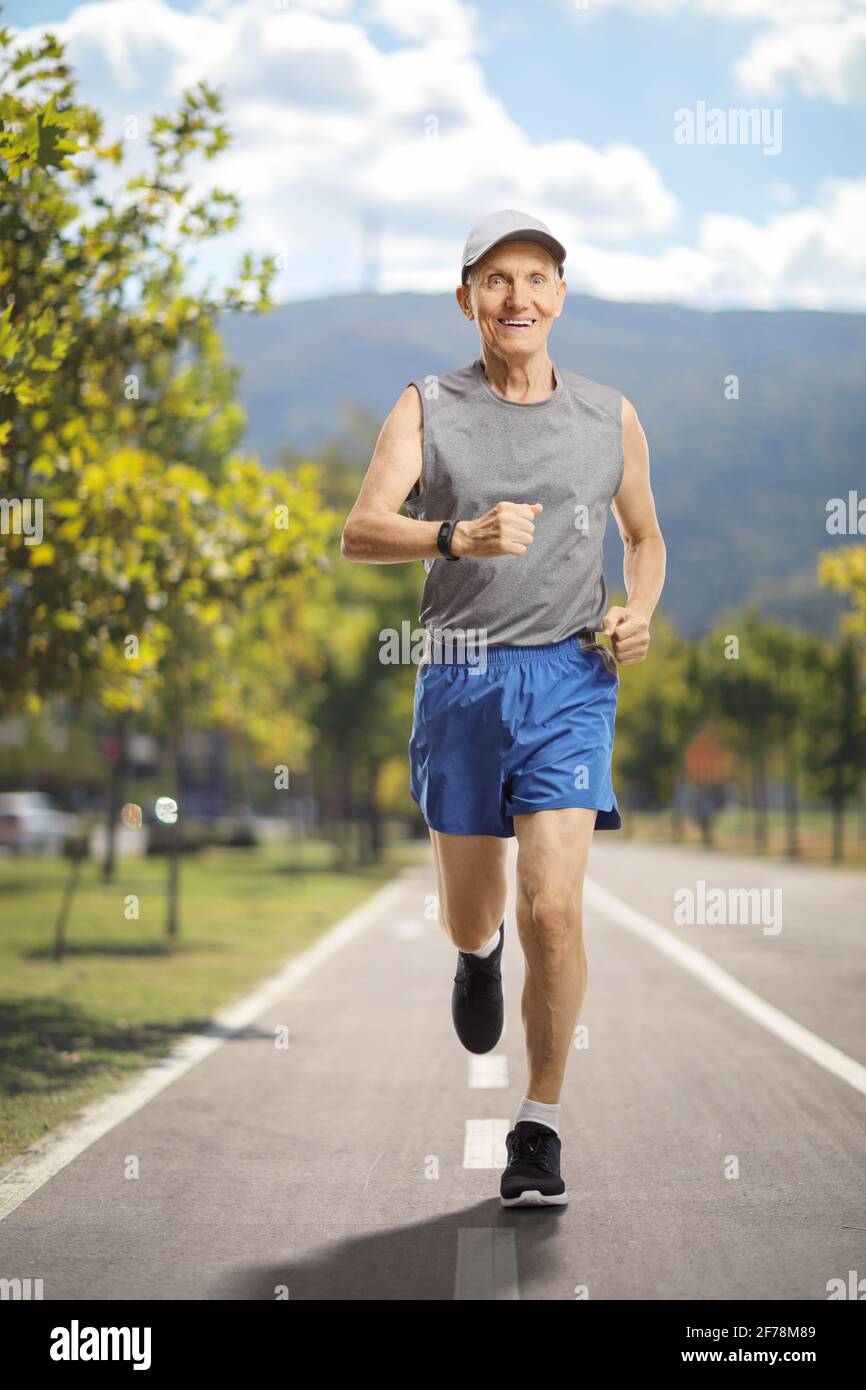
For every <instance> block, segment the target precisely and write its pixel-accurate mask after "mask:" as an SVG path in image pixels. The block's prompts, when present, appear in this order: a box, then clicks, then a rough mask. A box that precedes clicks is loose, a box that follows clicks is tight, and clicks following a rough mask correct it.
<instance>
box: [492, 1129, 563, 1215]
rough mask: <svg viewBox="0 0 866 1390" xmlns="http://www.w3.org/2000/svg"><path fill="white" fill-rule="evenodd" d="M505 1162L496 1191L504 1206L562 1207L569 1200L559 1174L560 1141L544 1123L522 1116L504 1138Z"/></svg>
mask: <svg viewBox="0 0 866 1390" xmlns="http://www.w3.org/2000/svg"><path fill="white" fill-rule="evenodd" d="M505 1147H506V1149H507V1151H508V1164H507V1166H506V1169H505V1172H504V1173H503V1174H502V1181H501V1183H500V1185H499V1193H500V1197H501V1199H502V1205H503V1206H504V1207H564V1206H565V1204H566V1202H567V1201H568V1195H567V1193H566V1191H565V1183H564V1182H563V1180H562V1178H561V1177H560V1175H559V1155H560V1153H561V1151H562V1145H561V1143H560V1140H559V1135H558V1134H557V1133H556V1132H555V1131H554V1130H552V1129H550V1128H549V1127H548V1126H547V1125H537V1124H536V1123H535V1121H534V1120H521V1121H520V1123H519V1124H516V1125H515V1126H514V1129H512V1130H511V1131H510V1133H509V1134H508V1136H507V1137H506V1140H505Z"/></svg>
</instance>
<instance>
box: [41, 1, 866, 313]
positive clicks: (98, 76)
mask: <svg viewBox="0 0 866 1390" xmlns="http://www.w3.org/2000/svg"><path fill="white" fill-rule="evenodd" d="M619 2H620V0H610V3H619ZM624 2H626V3H630V2H631V0H624ZM653 3H654V4H655V5H656V7H657V8H659V9H660V10H661V9H664V10H665V11H674V10H676V9H677V8H679V7H680V3H679V0H653ZM697 3H701V4H702V5H704V6H705V7H706V8H710V7H712V6H713V5H715V4H716V0H697ZM834 4H835V0H828V5H827V8H828V9H831V8H832V7H833V5H834ZM732 7H733V8H735V9H736V10H737V11H738V12H743V11H745V9H746V8H750V12H751V13H753V14H754V13H756V12H757V11H758V10H759V9H760V10H761V14H762V16H763V17H764V18H766V19H769V18H770V17H771V12H772V15H773V16H775V17H776V18H778V16H779V15H781V14H782V13H783V11H782V8H781V7H780V6H778V5H774V4H772V3H771V0H726V9H727V10H729V9H730V8H732ZM806 8H807V3H806V0H791V3H790V9H791V10H799V11H802V12H803V13H804V14H805V10H806ZM785 12H786V13H787V10H786V11H785ZM437 16H438V17H439V22H438V24H437ZM371 17H375V18H376V22H377V23H384V22H386V21H387V22H388V24H389V26H390V27H391V28H392V31H395V30H396V31H399V32H398V37H399V38H403V39H405V40H406V41H405V42H403V43H401V44H400V45H399V46H398V47H396V48H394V49H392V50H390V51H385V50H383V49H380V48H379V47H377V45H376V44H375V43H374V42H373V39H372V38H371V35H370V33H368V32H367V30H366V29H365V28H364V25H363V23H362V21H363V20H364V19H367V20H368V21H369V19H370V18H371ZM804 22H807V21H805V20H804ZM808 22H812V21H811V20H808ZM55 28H56V29H57V30H58V32H59V33H60V36H61V38H62V39H64V40H65V41H66V42H67V44H68V51H69V56H70V59H71V62H72V64H73V66H74V68H75V69H76V71H77V74H78V76H79V78H80V91H79V96H80V99H81V100H84V101H89V102H91V103H93V104H94V105H95V106H97V107H98V108H99V109H100V110H102V111H103V112H104V113H105V114H106V134H107V135H108V136H109V137H111V136H112V135H114V134H117V133H119V131H120V129H121V124H122V122H123V120H124V119H125V118H126V117H127V116H128V115H129V114H138V115H140V116H141V118H142V122H143V123H144V120H145V118H146V116H147V115H148V114H149V113H151V112H153V111H162V112H165V111H168V110H171V108H172V106H173V105H174V104H175V103H176V101H177V97H178V95H179V93H180V91H181V90H182V89H183V88H184V87H189V86H191V85H192V84H194V83H195V82H197V81H198V80H200V79H202V78H203V79H206V80H207V81H209V82H211V83H214V84H217V85H220V86H222V87H223V88H224V91H225V96H226V118H227V121H228V124H229V126H230V128H231V130H232V133H233V143H232V145H231V146H230V148H229V149H228V151H226V153H225V154H223V155H222V156H221V157H220V159H219V161H218V163H217V164H215V165H214V166H210V165H208V166H205V167H204V169H203V171H202V174H201V179H200V185H199V186H200V188H201V189H204V188H206V187H209V186H210V185H211V184H212V183H213V182H214V181H216V182H218V183H219V185H220V186H222V187H225V188H230V189H233V190H235V191H236V192H237V193H238V194H239V195H240V197H241V199H242V201H243V205H244V221H243V226H242V228H241V229H240V230H239V231H238V233H236V234H233V235H232V236H231V237H228V238H226V239H225V240H224V241H223V242H222V243H221V246H220V249H219V250H217V248H212V249H206V250H204V251H203V253H202V256H201V257H200V267H201V269H202V271H203V272H205V273H207V272H210V273H216V274H219V275H224V274H225V273H226V272H227V269H228V267H229V265H230V264H234V256H235V254H236V252H237V251H238V250H239V249H240V248H241V247H247V246H249V247H251V248H252V249H254V250H256V251H258V252H259V253H264V252H273V253H278V254H279V255H280V256H281V257H282V258H284V262H285V264H286V266H287V269H286V270H285V271H284V272H283V273H282V274H281V275H280V278H279V279H278V281H277V284H276V287H275V290H276V294H277V297H287V298H309V297H312V296H315V295H318V294H323V293H328V292H334V293H336V292H340V291H345V290H352V289H355V288H357V285H358V279H359V272H360V267H361V256H362V242H363V237H364V232H365V229H366V231H367V232H368V234H369V232H370V230H371V228H373V229H375V226H376V224H377V223H380V224H381V264H382V274H381V279H380V285H381V287H382V288H383V289H396V288H414V289H450V288H453V286H454V284H455V283H456V280H457V275H458V271H457V261H458V257H459V251H460V248H461V247H462V244H463V240H464V238H465V235H466V231H467V230H468V227H469V226H470V225H471V223H472V222H473V221H475V219H476V218H477V217H478V216H480V215H481V214H483V213H485V212H489V211H491V210H492V209H494V208H497V207H517V208H522V209H523V210H525V211H527V212H530V213H533V214H535V215H536V216H539V217H541V218H543V219H544V220H545V221H546V222H548V223H549V224H550V225H551V227H552V228H553V229H554V231H555V232H556V234H557V235H559V236H560V237H561V238H562V240H563V241H564V242H565V244H566V246H567V247H568V250H569V256H568V262H567V272H568V278H569V281H570V283H571V285H572V288H573V289H576V290H581V291H583V292H586V293H592V294H599V295H602V296H605V297H609V298H615V299H629V298H631V299H668V300H677V301H679V302H682V303H691V304H703V305H707V306H713V305H721V304H752V305H756V306H764V307H772V306H773V305H782V304H785V305H789V304H796V303H800V304H808V305H814V306H816V307H844V308H852V307H863V308H866V273H864V272H866V266H864V259H863V253H862V251H861V247H860V242H861V240H862V238H859V237H858V236H857V235H856V233H857V232H859V230H860V229H861V228H862V226H863V224H864V213H866V194H864V183H862V182H859V181H856V180H850V181H848V182H845V181H838V180H837V181H832V182H828V183H827V184H826V185H825V186H824V187H823V188H822V190H821V192H820V196H819V197H818V198H817V200H816V203H815V206H814V207H806V208H796V207H794V206H793V205H791V204H790V202H789V203H788V204H787V205H785V203H784V199H785V198H786V197H789V196H790V195H789V192H786V191H785V189H782V190H781V191H779V190H778V189H777V190H776V192H775V193H774V197H775V200H776V202H777V205H781V207H780V210H779V211H778V212H777V213H775V214H774V215H773V216H771V217H770V218H769V219H768V220H767V221H766V222H765V223H764V224H763V225H758V224H756V223H753V222H750V221H749V220H747V219H745V218H741V217H731V216H722V215H719V214H712V213H711V214H708V215H706V216H705V217H704V218H703V219H702V220H701V221H700V223H699V226H698V232H697V237H696V244H695V245H694V246H687V245H684V244H682V243H681V242H678V241H676V240H675V233H676V228H677V225H678V217H679V211H680V209H679V205H678V203H677V200H676V199H675V198H674V197H673V195H672V194H671V193H670V191H668V190H667V189H666V188H665V186H664V184H663V181H662V179H661V177H660V176H659V173H658V171H657V170H656V168H655V167H654V165H653V164H652V162H651V161H650V160H649V159H648V158H647V157H646V155H644V154H643V152H642V151H641V150H640V149H639V148H637V147H636V146H634V145H628V144H624V143H622V142H619V143H612V144H609V145H607V146H605V147H604V148H602V149H598V148H594V147H592V146H590V145H587V144H585V143H584V142H583V141H580V140H577V139H571V138H567V139H558V140H547V141H533V140H532V139H531V138H530V136H529V135H528V134H527V133H526V131H525V130H523V129H522V128H521V127H520V126H519V125H518V124H517V123H516V122H515V121H514V120H513V119H512V118H511V116H510V115H509V113H508V111H507V109H506V108H505V106H504V105H503V103H502V102H501V101H500V100H499V99H498V98H496V97H494V96H493V95H492V94H491V92H490V91H489V90H488V88H487V85H486V81H485V77H484V72H483V69H482V68H481V66H480V64H479V63H478V62H477V61H476V58H475V56H474V50H473V44H474V37H473V27H472V22H471V17H470V18H468V19H467V18H466V13H465V10H464V8H463V7H462V6H461V5H460V4H459V3H458V0H437V3H436V4H435V5H434V4H433V3H432V0H414V3H412V0H400V3H399V5H398V3H397V0H369V3H367V4H366V5H365V6H364V7H363V8H359V7H358V6H355V7H351V6H350V4H349V0H309V3H306V4H294V5H293V6H292V8H291V9H290V10H281V9H278V8H276V7H275V6H273V5H263V4H261V3H259V0H207V3H206V8H204V7H203V8H201V9H200V10H198V11H197V12H195V13H190V12H185V11H178V10H173V9H172V8H171V7H170V5H169V4H167V3H165V0H115V3H114V4H112V6H111V7H110V22H107V12H106V7H105V6H103V5H93V4H87V5H82V6H80V7H78V8H77V9H76V10H74V11H73V12H72V13H71V14H70V16H69V18H68V20H67V21H66V22H65V23H64V24H60V25H56V26H55ZM428 30H429V31H430V34H429V37H428ZM38 32H39V31H38V30H33V31H30V32H29V33H24V34H23V35H22V37H23V38H24V39H25V40H27V41H30V40H32V38H33V37H34V36H35V34H36V33H38ZM373 32H375V31H373ZM779 32H781V30H779ZM437 122H438V135H437V136H436V138H428V134H430V133H431V125H433V124H435V123H437ZM434 133H435V131H434ZM137 148H138V150H139V151H141V149H142V147H141V145H139V146H138V147H137ZM134 149H135V147H133V151H134ZM197 191H198V189H197ZM648 236H653V237H656V238H657V237H659V236H665V237H666V238H668V244H667V245H666V246H665V247H664V248H663V249H662V250H661V251H660V252H658V253H655V254H652V253H648V252H638V251H635V250H633V249H632V248H633V247H634V245H635V244H638V243H639V241H640V239H641V238H646V237H648ZM229 253H231V254H230V255H229Z"/></svg>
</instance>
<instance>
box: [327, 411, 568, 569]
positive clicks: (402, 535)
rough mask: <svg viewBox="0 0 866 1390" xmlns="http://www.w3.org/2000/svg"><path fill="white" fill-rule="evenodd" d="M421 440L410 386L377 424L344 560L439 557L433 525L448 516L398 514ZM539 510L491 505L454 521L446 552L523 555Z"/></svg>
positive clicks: (413, 477) (347, 529) (419, 459)
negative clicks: (426, 518)
mask: <svg viewBox="0 0 866 1390" xmlns="http://www.w3.org/2000/svg"><path fill="white" fill-rule="evenodd" d="M423 441H424V420H423V416H422V413H421V400H420V397H419V395H418V392H417V391H416V390H415V387H414V386H407V387H406V390H405V391H404V392H403V394H402V396H401V397H400V399H399V400H398V402H397V404H396V405H395V406H394V409H393V410H392V411H391V414H390V415H389V416H388V418H387V420H386V421H385V423H384V425H383V426H382V429H381V431H380V433H379V438H378V440H377V442H376V448H375V450H374V451H373V457H372V459H371V460H370V467H369V468H368V469H367V472H366V475H365V477H364V481H363V483H362V484H361V490H360V492H359V493H358V499H357V501H356V502H355V505H354V507H353V508H352V510H351V511H350V513H349V515H348V517H347V518H346V524H345V526H344V527H343V536H342V541H341V545H340V549H341V552H342V554H343V555H344V556H345V558H346V559H347V560H360V561H366V563H367V564H373V565H389V564H399V563H400V562H401V561H406V560H431V559H432V560H435V559H437V558H439V551H438V549H437V547H436V538H437V536H438V535H439V527H440V526H441V525H442V522H443V521H450V520H454V518H452V517H444V516H441V517H438V518H435V519H433V520H430V521H416V520H415V518H414V517H410V516H400V514H399V513H400V508H401V507H402V505H403V503H404V502H405V501H406V498H407V497H408V495H409V493H410V492H411V490H412V487H413V485H414V484H415V483H416V482H417V481H418V478H419V477H420V476H421V467H422V463H423ZM421 486H422V489H423V486H424V481H423V478H422V479H421ZM540 511H541V505H540V504H539V503H532V504H527V503H521V502H497V504H496V506H495V507H491V508H490V510H489V511H488V512H485V513H484V515H483V516H481V517H474V518H460V519H458V520H457V524H456V526H455V527H454V530H453V532H452V535H451V553H452V554H453V555H458V556H462V555H472V556H478V557H483V556H496V555H525V554H526V551H527V549H528V548H529V546H530V545H531V544H532V540H533V532H534V530H535V517H536V515H537V514H538V512H540ZM445 563H446V564H447V563H448V562H447V561H446V562H445Z"/></svg>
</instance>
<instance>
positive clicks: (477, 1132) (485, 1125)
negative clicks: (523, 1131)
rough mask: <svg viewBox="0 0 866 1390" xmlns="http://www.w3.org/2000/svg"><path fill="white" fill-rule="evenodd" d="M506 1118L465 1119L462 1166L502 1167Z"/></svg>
mask: <svg viewBox="0 0 866 1390" xmlns="http://www.w3.org/2000/svg"><path fill="white" fill-rule="evenodd" d="M510 1128H511V1126H510V1124H509V1122H508V1120H467V1121H466V1129H465V1131H464V1138H463V1167H464V1168H504V1167H505V1165H506V1163H507V1162H508V1154H507V1152H506V1148H505V1136H506V1134H507V1133H508V1131H509V1129H510Z"/></svg>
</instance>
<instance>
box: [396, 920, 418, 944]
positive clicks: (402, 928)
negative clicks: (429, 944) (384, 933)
mask: <svg viewBox="0 0 866 1390" xmlns="http://www.w3.org/2000/svg"><path fill="white" fill-rule="evenodd" d="M394 935H395V936H396V937H398V939H399V940H400V941H420V939H421V937H422V936H423V935H424V928H423V926H422V925H421V923H420V922H416V921H415V920H414V919H413V918H412V917H404V918H403V920H402V922H398V923H397V925H396V926H395V927H394Z"/></svg>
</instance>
